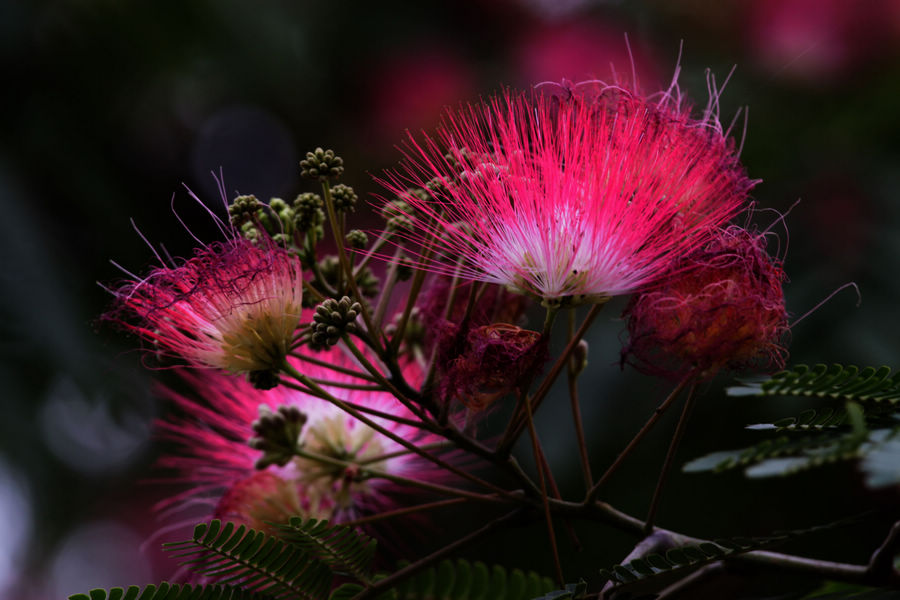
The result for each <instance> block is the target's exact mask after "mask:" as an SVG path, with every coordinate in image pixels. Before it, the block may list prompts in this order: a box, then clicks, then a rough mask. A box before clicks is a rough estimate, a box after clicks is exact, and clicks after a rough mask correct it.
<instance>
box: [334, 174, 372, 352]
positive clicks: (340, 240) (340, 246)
mask: <svg viewBox="0 0 900 600" xmlns="http://www.w3.org/2000/svg"><path fill="white" fill-rule="evenodd" d="M322 193H323V195H324V197H325V209H326V212H327V214H328V222H329V223H331V232H332V233H333V234H334V243H335V244H336V245H337V250H338V261H339V262H340V263H341V270H342V271H343V272H344V273H346V274H347V279H348V281H347V283H348V284H349V285H350V290H351V291H352V292H353V297H354V298H355V299H357V300H359V304H360V306H361V307H362V317H363V321H364V322H365V324H366V329H367V330H368V331H369V333H370V334H371V335H372V337H373V338H375V339H376V340H377V339H378V338H379V337H380V335H379V333H378V332H379V330H377V329H375V326H374V323H373V322H372V315H370V314H369V309H368V307H367V305H366V301H365V299H364V298H363V297H362V294H360V293H359V286H357V285H356V277H355V276H354V273H353V267H352V266H351V265H350V261H348V260H347V250H346V249H345V248H344V235H343V232H342V231H341V221H340V220H339V219H338V217H337V213H336V212H335V210H334V199H333V198H332V197H331V186H330V185H329V184H328V182H327V181H323V182H322Z"/></svg>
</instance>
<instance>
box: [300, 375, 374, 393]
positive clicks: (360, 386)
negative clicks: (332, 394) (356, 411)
mask: <svg viewBox="0 0 900 600" xmlns="http://www.w3.org/2000/svg"><path fill="white" fill-rule="evenodd" d="M310 379H312V380H313V381H315V382H316V383H318V384H321V385H327V386H331V387H336V388H343V389H345V390H360V391H363V392H383V391H384V388H383V387H382V386H380V385H378V384H372V383H348V382H345V381H334V380H331V379H324V378H322V377H310Z"/></svg>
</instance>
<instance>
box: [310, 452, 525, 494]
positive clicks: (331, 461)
mask: <svg viewBox="0 0 900 600" xmlns="http://www.w3.org/2000/svg"><path fill="white" fill-rule="evenodd" d="M294 454H296V455H297V456H299V457H301V458H306V459H308V460H312V461H315V462H319V463H323V464H327V465H333V466H336V467H342V468H350V469H356V468H359V474H360V475H361V476H364V477H367V478H375V479H387V480H388V481H393V482H394V483H399V484H402V485H408V486H411V487H417V488H421V489H423V490H428V491H430V492H436V493H438V494H446V495H448V496H457V497H459V498H468V499H469V500H477V501H479V502H488V503H491V504H506V503H508V500H507V499H504V498H499V497H497V496H496V495H493V494H477V493H475V492H470V491H468V490H461V489H458V488H453V487H449V486H446V485H440V484H438V483H429V482H427V481H420V480H418V479H410V478H409V477H401V476H400V475H394V474H392V473H388V472H386V471H380V470H378V469H370V468H364V467H361V465H360V463H357V462H354V461H348V460H341V459H339V458H334V457H331V456H326V455H324V454H318V453H316V452H308V451H306V450H303V449H302V448H301V449H297V450H294Z"/></svg>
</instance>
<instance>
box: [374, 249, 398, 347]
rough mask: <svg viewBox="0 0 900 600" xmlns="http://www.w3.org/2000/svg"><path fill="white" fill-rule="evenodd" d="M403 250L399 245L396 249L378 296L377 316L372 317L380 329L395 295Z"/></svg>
mask: <svg viewBox="0 0 900 600" xmlns="http://www.w3.org/2000/svg"><path fill="white" fill-rule="evenodd" d="M402 250H403V249H402V248H401V247H400V246H397V249H396V250H395V251H394V257H393V259H391V262H390V263H389V266H388V272H387V278H386V279H385V281H384V285H383V286H382V287H381V295H380V296H379V297H378V304H377V305H376V306H375V316H374V317H372V319H373V320H374V322H375V327H378V328H379V329H380V328H381V325H382V323H383V322H384V313H385V312H386V311H387V306H388V301H389V300H390V298H391V296H392V295H393V292H394V286H396V285H397V271H398V269H399V268H400V267H399V265H398V264H397V261H398V259H399V257H400V253H401V252H402Z"/></svg>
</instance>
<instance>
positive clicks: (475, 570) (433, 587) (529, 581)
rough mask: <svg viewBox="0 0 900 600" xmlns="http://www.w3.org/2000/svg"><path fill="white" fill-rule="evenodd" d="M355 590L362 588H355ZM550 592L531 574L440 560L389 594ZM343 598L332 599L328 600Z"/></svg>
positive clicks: (461, 599)
mask: <svg viewBox="0 0 900 600" xmlns="http://www.w3.org/2000/svg"><path fill="white" fill-rule="evenodd" d="M342 587H344V586H342ZM338 589H339V590H340V588H338ZM355 589H356V590H359V589H362V588H360V587H359V586H356V588H355ZM554 589H556V585H555V584H554V583H553V580H552V579H549V578H548V577H542V576H540V575H538V574H537V573H534V572H532V571H529V572H527V573H526V572H524V571H522V570H520V569H512V570H511V571H507V570H506V569H505V568H503V567H501V566H498V565H495V566H493V567H488V566H487V565H485V564H484V563H483V562H468V561H466V560H463V559H458V560H455V561H450V560H444V561H441V562H440V563H438V565H437V566H436V567H431V568H428V569H425V570H423V571H420V572H419V573H417V574H416V575H413V576H412V577H410V578H409V579H407V580H406V581H403V582H401V583H400V584H399V585H398V586H397V587H396V588H394V589H393V590H392V591H393V592H395V593H396V599H397V600H533V599H535V598H542V597H544V596H546V595H547V594H550V593H551V592H552V591H553V590H554ZM349 591H351V590H347V591H346V592H349ZM346 592H345V593H346ZM336 593H337V591H336ZM554 597H555V596H554ZM343 598H344V596H334V595H333V596H332V600H343ZM560 598H569V596H561V597H560Z"/></svg>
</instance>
